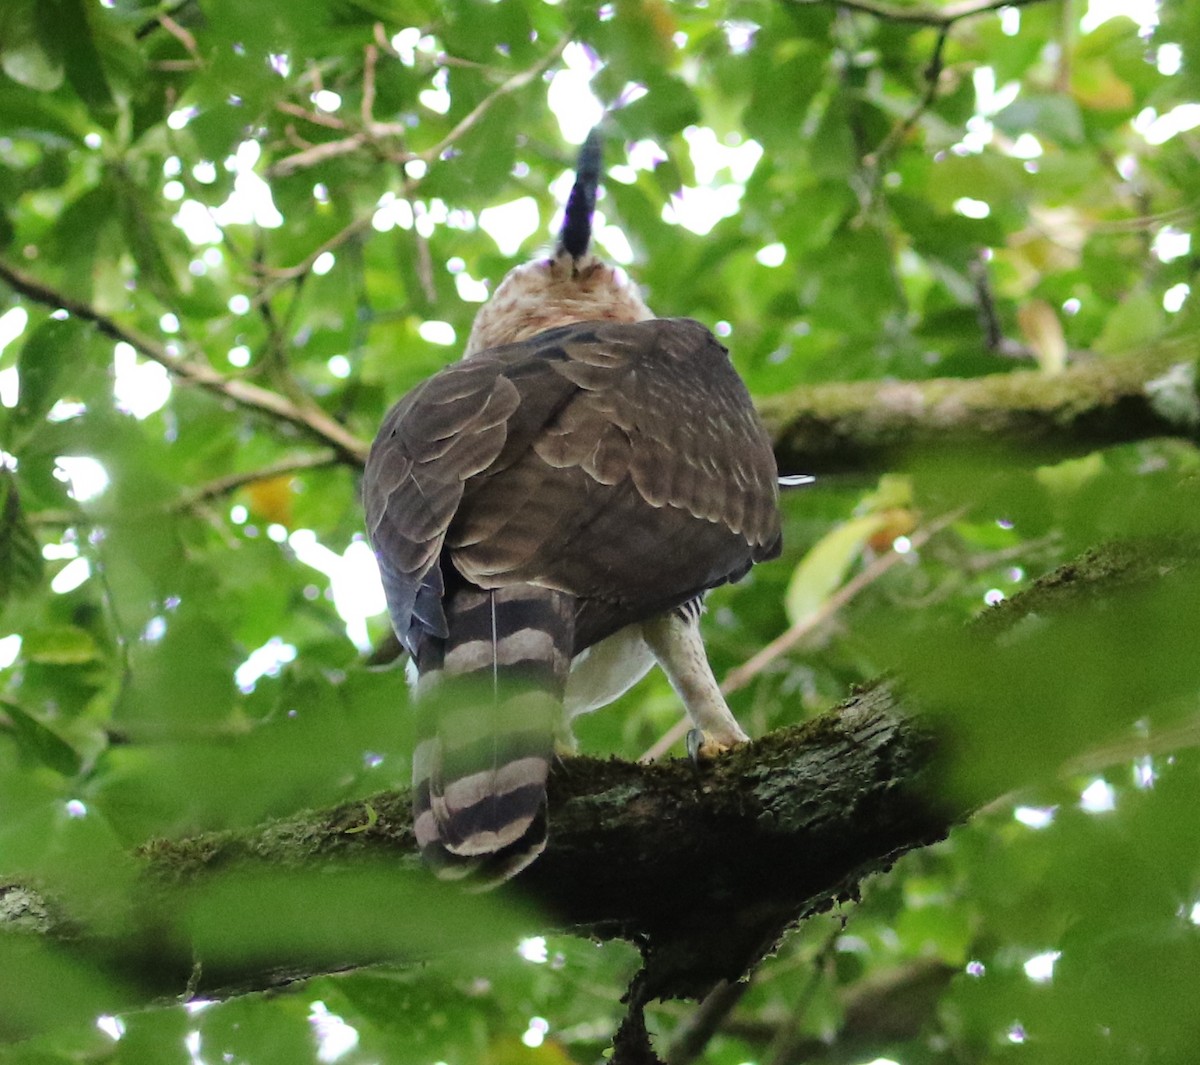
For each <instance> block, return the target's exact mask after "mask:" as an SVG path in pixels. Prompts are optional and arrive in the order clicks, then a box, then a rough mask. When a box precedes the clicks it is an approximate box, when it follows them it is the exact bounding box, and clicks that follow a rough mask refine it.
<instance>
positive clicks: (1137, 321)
mask: <svg viewBox="0 0 1200 1065" xmlns="http://www.w3.org/2000/svg"><path fill="white" fill-rule="evenodd" d="M1165 325H1166V312H1164V311H1163V306H1162V299H1161V298H1160V297H1156V296H1155V295H1154V293H1153V292H1151V291H1150V288H1149V286H1147V285H1139V286H1138V287H1137V288H1136V289H1135V290H1134V291H1133V292H1131V293H1130V294H1129V295H1128V296H1126V297H1125V299H1124V300H1122V301H1121V302H1120V303H1119V304H1117V306H1116V307H1114V308H1113V310H1112V311H1111V312H1110V313H1109V316H1108V320H1107V321H1106V322H1105V323H1104V329H1103V330H1102V331H1101V333H1100V335H1099V336H1098V337H1097V338H1096V340H1095V343H1094V344H1093V347H1095V348H1096V350H1097V351H1101V352H1105V353H1106V354H1114V355H1115V354H1121V353H1123V352H1128V351H1130V350H1131V349H1133V348H1136V347H1137V346H1138V345H1139V344H1141V343H1144V342H1145V341H1147V340H1151V339H1153V338H1154V337H1157V336H1159V335H1160V334H1161V333H1162V331H1163V328H1164V327H1165Z"/></svg>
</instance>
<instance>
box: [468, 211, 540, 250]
mask: <svg viewBox="0 0 1200 1065" xmlns="http://www.w3.org/2000/svg"><path fill="white" fill-rule="evenodd" d="M538 217H539V216H538V205H537V200H535V199H534V198H533V197H532V196H522V197H520V198H519V199H516V200H511V201H509V202H508V203H504V204H500V205H499V206H496V207H485V208H484V209H483V210H482V211H480V212H479V228H480V229H482V230H483V231H484V232H485V233H486V234H487V235H488V236H489V237H491V238H492V240H494V241H495V242H496V247H498V248H499V249H500V254H501V255H516V253H517V252H518V251H520V250H521V245H522V244H524V243H525V241H526V240H527V239H528V238H529V237H531V236H532V235H533V234H534V233H535V232H536V231H537V228H538Z"/></svg>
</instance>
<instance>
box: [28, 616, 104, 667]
mask: <svg viewBox="0 0 1200 1065" xmlns="http://www.w3.org/2000/svg"><path fill="white" fill-rule="evenodd" d="M21 655H22V657H24V658H26V659H27V660H28V661H30V662H37V663H39V664H40V665H46V666H81V665H85V664H86V663H88V662H94V661H95V660H96V659H97V658H98V657H99V655H100V650H99V648H98V647H97V646H96V640H95V638H94V637H93V636H92V634H91V633H90V632H88V631H87V630H85V629H80V628H76V627H75V626H74V625H58V626H55V627H54V628H45V629H34V630H33V631H31V632H28V633H26V634H25V638H24V640H23V642H22V643H21Z"/></svg>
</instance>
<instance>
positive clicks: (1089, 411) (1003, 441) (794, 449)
mask: <svg viewBox="0 0 1200 1065" xmlns="http://www.w3.org/2000/svg"><path fill="white" fill-rule="evenodd" d="M1196 371H1197V351H1196V349H1195V345H1194V344H1190V345H1189V344H1164V345H1162V346H1160V347H1158V348H1155V349H1152V350H1149V351H1146V352H1142V353H1139V354H1137V355H1130V356H1125V357H1121V358H1093V359H1088V360H1087V361H1081V362H1078V363H1077V364H1075V365H1073V366H1071V367H1070V368H1069V369H1067V370H1065V371H1064V372H1062V373H1060V374H1054V375H1051V374H1046V373H1043V372H1041V371H1038V370H1021V371H1017V372H1013V373H999V374H989V375H988V376H986V377H976V378H937V379H934V380H929V381H874V380H872V381H860V382H853V383H846V384H827V385H816V386H812V387H805V388H798V389H796V390H794V391H792V392H788V393H785V394H783V395H780V396H772V397H770V398H768V399H764V400H762V401H761V402H760V403H759V410H760V412H761V414H762V415H763V418H764V420H765V421H766V423H767V427H768V429H769V430H770V432H771V436H772V438H773V439H774V440H775V455H776V458H777V459H778V460H779V466H780V469H781V470H784V471H785V472H788V473H791V472H804V473H832V472H842V471H855V470H884V469H897V468H899V466H901V465H903V463H904V460H905V459H911V458H912V457H913V456H914V455H916V454H920V453H922V452H926V453H927V452H936V453H939V454H942V455H946V454H953V453H954V452H955V450H961V451H963V452H966V453H969V454H979V453H981V452H994V451H995V450H997V449H1003V450H1004V451H1005V453H1006V454H1011V455H1012V456H1013V460H1014V461H1016V462H1020V463H1022V464H1030V463H1037V462H1046V461H1048V460H1050V459H1054V458H1065V457H1069V456H1072V455H1080V454H1084V453H1085V452H1088V451H1092V450H1094V449H1096V448H1098V447H1107V446H1109V445H1112V444H1121V443H1126V442H1128V441H1132V440H1146V439H1150V438H1152V437H1159V436H1167V437H1184V438H1187V439H1192V440H1195V439H1197V437H1198V434H1200V395H1198V393H1197V372H1196Z"/></svg>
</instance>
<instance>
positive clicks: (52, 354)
mask: <svg viewBox="0 0 1200 1065" xmlns="http://www.w3.org/2000/svg"><path fill="white" fill-rule="evenodd" d="M90 331H91V327H90V326H88V325H87V324H86V323H85V322H82V321H80V320H79V319H78V318H65V319H61V320H60V319H57V318H51V319H49V320H47V321H45V322H43V323H42V324H41V325H40V326H38V327H37V328H36V329H34V330H33V331H32V332H31V333H30V334H29V336H28V337H27V338H26V340H25V344H24V346H23V347H22V348H21V355H20V358H19V359H18V361H17V371H18V374H19V379H20V395H19V399H18V401H17V407H16V410H15V412H14V414H15V416H16V420H17V421H18V423H20V424H22V425H23V426H25V427H30V426H32V425H34V423H37V422H40V421H41V420H42V419H43V418H45V416H46V412H47V411H49V410H50V408H51V407H53V406H54V404H55V403H57V402H58V401H59V400H60V399H62V398H63V395H64V392H65V391H66V390H67V388H68V386H69V384H70V382H71V381H72V380H73V379H74V378H75V376H76V373H77V372H78V369H79V367H80V366H82V364H83V361H84V359H85V358H86V356H87V348H88V340H89V336H90Z"/></svg>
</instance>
